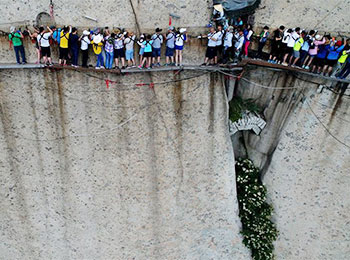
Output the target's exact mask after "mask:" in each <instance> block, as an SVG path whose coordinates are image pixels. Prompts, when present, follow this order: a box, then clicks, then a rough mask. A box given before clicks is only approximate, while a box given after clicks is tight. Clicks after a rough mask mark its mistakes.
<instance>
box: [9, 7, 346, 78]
mask: <svg viewBox="0 0 350 260" xmlns="http://www.w3.org/2000/svg"><path fill="white" fill-rule="evenodd" d="M214 11H216V10H215V9H214ZM221 19H222V16H221V15H220V14H218V15H217V16H213V22H212V23H210V24H209V25H208V27H209V30H210V31H209V33H208V34H207V35H200V36H198V38H199V39H206V40H207V51H206V55H205V60H204V63H203V64H202V65H203V66H208V65H218V64H225V63H228V62H230V63H236V62H238V61H240V60H241V59H242V58H247V57H248V51H249V46H250V44H251V42H252V39H253V36H254V37H256V39H257V41H258V49H257V52H256V54H255V55H250V56H251V57H253V58H256V59H262V58H264V56H265V55H264V53H263V49H264V47H265V45H266V43H267V42H268V41H270V42H271V51H270V53H269V55H268V58H266V59H267V61H268V62H269V63H274V64H281V65H284V66H292V67H300V68H302V69H305V70H309V71H311V72H313V73H317V74H323V75H324V76H331V77H337V78H340V79H345V78H346V77H347V76H348V75H349V74H350V58H348V56H349V54H350V39H347V40H346V39H336V38H335V37H331V35H329V34H325V35H321V34H318V32H317V31H315V30H311V31H309V32H307V31H305V30H301V29H300V28H294V29H286V28H285V27H284V26H280V27H279V28H277V29H276V30H274V31H273V32H272V33H270V29H269V27H267V26H265V27H264V28H263V30H262V31H261V32H260V33H259V34H255V33H254V31H253V29H252V26H251V25H250V24H247V23H244V22H243V21H242V19H241V18H238V19H236V20H234V21H233V23H231V25H228V24H227V21H226V20H225V21H226V22H225V23H224V22H222V20H221ZM23 34H24V32H23V33H22V32H21V31H20V30H16V28H14V27H12V28H11V31H10V34H9V39H10V41H12V43H13V46H14V50H15V54H16V59H17V63H21V62H22V63H25V62H26V58H25V51H24V48H23V41H22V40H23V37H24V36H23ZM26 34H27V35H29V36H30V37H31V39H32V41H33V43H34V45H35V48H36V50H37V63H40V62H41V58H43V62H44V64H47V65H49V66H51V65H52V59H51V47H52V46H53V45H58V47H59V61H58V64H60V65H67V60H68V59H70V62H71V65H72V66H74V67H77V66H78V57H79V55H81V64H82V66H83V67H87V66H88V64H87V63H88V55H89V52H88V50H89V46H92V49H93V52H94V54H95V55H96V59H97V63H96V66H95V68H96V69H100V68H106V69H112V68H122V69H124V68H132V67H136V66H137V65H138V68H140V69H142V68H148V69H150V68H152V67H157V66H161V64H160V62H161V56H162V53H161V49H162V45H163V44H165V47H166V50H165V57H166V63H165V66H182V51H183V49H184V45H185V43H186V42H187V41H188V36H187V31H186V29H185V28H181V29H180V28H179V29H177V30H175V28H174V27H173V26H170V27H169V28H168V31H167V33H165V34H162V29H159V28H157V29H156V30H155V32H154V34H152V35H151V34H149V35H146V34H141V35H139V37H137V36H136V35H135V34H134V33H133V32H132V31H123V30H119V29H116V30H113V31H110V30H109V29H108V28H107V27H106V28H104V29H99V28H97V29H95V30H84V31H83V33H82V35H80V36H79V35H78V31H77V28H74V27H73V28H72V27H71V26H66V27H63V28H56V27H54V26H52V27H46V28H44V27H43V26H42V27H40V28H38V29H35V31H33V32H31V31H29V30H26ZM135 46H139V52H138V57H137V58H135V57H136V56H137V55H136V53H135ZM20 57H22V61H21V60H20Z"/></svg>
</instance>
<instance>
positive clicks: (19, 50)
mask: <svg viewBox="0 0 350 260" xmlns="http://www.w3.org/2000/svg"><path fill="white" fill-rule="evenodd" d="M23 38H24V36H23V34H22V32H21V31H20V30H17V31H16V28H15V27H13V26H12V27H11V28H10V34H9V40H10V41H11V42H12V44H13V49H14V51H15V55H16V61H17V64H26V63H27V60H26V54H25V51H24V47H23ZM20 55H21V57H22V62H21V60H20Z"/></svg>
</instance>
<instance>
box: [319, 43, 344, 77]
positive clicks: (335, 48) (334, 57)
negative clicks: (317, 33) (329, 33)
mask: <svg viewBox="0 0 350 260" xmlns="http://www.w3.org/2000/svg"><path fill="white" fill-rule="evenodd" d="M345 45H346V43H345V41H336V40H335V38H333V39H332V40H331V43H330V45H329V50H328V54H327V58H326V64H325V66H324V67H323V75H325V76H327V75H328V76H331V75H332V70H333V67H335V65H336V64H337V62H338V58H339V55H340V53H341V52H342V51H343V50H344V48H345Z"/></svg>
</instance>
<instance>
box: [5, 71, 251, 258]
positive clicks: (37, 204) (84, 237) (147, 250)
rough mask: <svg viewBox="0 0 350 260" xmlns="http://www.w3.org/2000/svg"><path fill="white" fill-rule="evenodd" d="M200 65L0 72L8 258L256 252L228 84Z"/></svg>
mask: <svg viewBox="0 0 350 260" xmlns="http://www.w3.org/2000/svg"><path fill="white" fill-rule="evenodd" d="M202 73H203V72H192V73H190V72H183V73H182V74H181V75H174V74H173V73H172V72H169V73H146V74H145V73H140V74H138V75H128V76H125V77H123V76H115V75H108V74H104V73H94V72H90V73H81V72H77V71H63V70H62V71H52V72H50V71H49V70H1V71H0V77H1V81H0V97H1V99H0V105H1V106H0V108H1V110H0V120H1V121H0V150H1V153H0V173H1V174H0V176H1V178H0V186H1V188H0V196H1V202H0V204H1V205H0V207H1V209H2V210H1V213H0V223H1V225H0V226H1V241H2V243H0V255H1V258H3V259H121V260H124V259H147V260H149V259H176V260H178V259H189V260H193V259H217V260H222V259H227V260H229V259H249V252H248V250H247V249H246V248H245V247H243V246H242V243H241V237H240V235H239V227H240V224H239V223H240V221H239V218H238V212H237V201H236V190H235V172H234V157H233V151H232V147H231V145H230V143H229V136H228V132H227V105H226V97H225V90H224V88H223V85H222V82H221V78H220V77H218V75H216V74H207V73H206V74H202ZM182 77H190V79H188V80H184V81H178V82H175V83H174V82H170V81H171V80H178V79H180V78H182ZM191 77H192V78H191ZM107 78H110V79H112V80H115V81H117V82H118V83H117V84H112V85H111V86H110V88H109V89H107V88H106V84H105V81H104V79H107ZM151 80H152V81H153V82H155V83H162V84H155V86H154V88H149V87H148V86H136V85H135V84H136V83H148V82H150V81H151Z"/></svg>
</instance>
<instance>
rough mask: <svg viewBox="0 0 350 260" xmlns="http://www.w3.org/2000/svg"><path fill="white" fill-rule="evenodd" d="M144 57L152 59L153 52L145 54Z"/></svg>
mask: <svg viewBox="0 0 350 260" xmlns="http://www.w3.org/2000/svg"><path fill="white" fill-rule="evenodd" d="M143 57H146V58H150V57H152V52H144V53H143Z"/></svg>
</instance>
